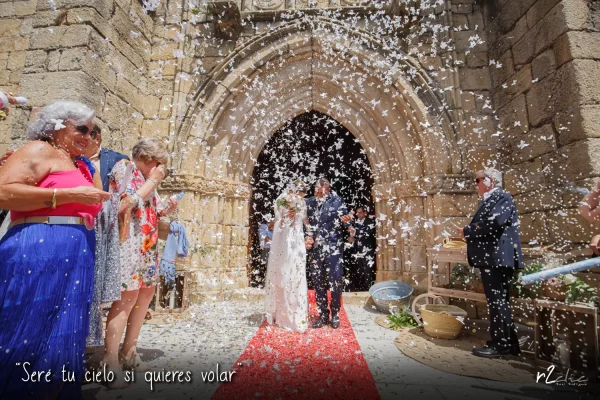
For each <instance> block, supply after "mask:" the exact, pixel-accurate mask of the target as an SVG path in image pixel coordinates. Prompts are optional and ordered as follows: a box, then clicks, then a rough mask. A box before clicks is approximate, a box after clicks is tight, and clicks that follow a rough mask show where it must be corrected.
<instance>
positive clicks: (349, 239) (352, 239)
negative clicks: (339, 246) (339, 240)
mask: <svg viewBox="0 0 600 400" xmlns="http://www.w3.org/2000/svg"><path fill="white" fill-rule="evenodd" d="M355 240H356V238H354V237H352V236H351V237H349V238H348V241H349V242H350V243H354V241H355Z"/></svg>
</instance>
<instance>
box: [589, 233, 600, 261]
mask: <svg viewBox="0 0 600 400" xmlns="http://www.w3.org/2000/svg"><path fill="white" fill-rule="evenodd" d="M599 243H600V235H595V236H594V237H593V238H592V240H591V241H590V248H591V249H592V251H593V252H594V254H595V255H597V256H600V249H598V244H599Z"/></svg>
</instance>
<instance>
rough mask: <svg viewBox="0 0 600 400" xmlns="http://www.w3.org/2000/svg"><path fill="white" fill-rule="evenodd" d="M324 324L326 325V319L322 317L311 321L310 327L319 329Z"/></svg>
mask: <svg viewBox="0 0 600 400" xmlns="http://www.w3.org/2000/svg"><path fill="white" fill-rule="evenodd" d="M324 325H327V321H324V320H323V319H322V318H319V319H317V320H316V321H315V322H314V323H313V325H312V327H313V329H319V328H322V327H323V326H324Z"/></svg>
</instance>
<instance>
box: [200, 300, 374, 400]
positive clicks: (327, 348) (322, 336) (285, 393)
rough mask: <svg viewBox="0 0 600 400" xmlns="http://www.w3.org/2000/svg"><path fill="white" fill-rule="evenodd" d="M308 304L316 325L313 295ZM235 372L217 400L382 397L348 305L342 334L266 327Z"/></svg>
mask: <svg viewBox="0 0 600 400" xmlns="http://www.w3.org/2000/svg"><path fill="white" fill-rule="evenodd" d="M309 304H310V314H311V321H312V320H314V319H315V318H316V316H317V315H318V313H317V311H316V305H315V297H314V291H312V290H311V291H309ZM233 370H235V371H236V374H235V375H234V376H233V381H232V382H228V383H222V384H221V386H219V388H218V389H217V391H216V393H215V394H214V396H213V397H212V398H213V399H214V400H229V399H257V398H260V399H304V398H311V399H379V398H380V397H379V394H378V392H377V387H376V386H375V381H374V379H373V376H372V375H371V372H370V371H369V368H368V366H367V362H366V361H365V358H364V357H363V355H362V353H361V351H360V347H359V345H358V342H357V340H356V337H355V336H354V331H353V330H352V327H351V326H350V321H349V320H348V316H347V315H346V312H345V311H344V308H343V306H342V310H341V311H340V326H339V328H338V329H332V328H331V325H328V326H326V327H323V328H321V329H311V328H309V329H308V330H307V331H306V333H304V334H301V333H294V332H288V331H286V330H284V329H281V328H278V327H275V326H271V325H268V324H267V323H266V322H265V323H263V325H262V326H261V327H260V329H259V330H258V332H257V333H256V335H255V336H254V337H253V338H252V340H251V341H250V343H249V344H248V346H247V347H246V348H245V349H244V352H243V353H242V355H241V356H240V358H239V359H238V360H237V363H236V364H234V367H233Z"/></svg>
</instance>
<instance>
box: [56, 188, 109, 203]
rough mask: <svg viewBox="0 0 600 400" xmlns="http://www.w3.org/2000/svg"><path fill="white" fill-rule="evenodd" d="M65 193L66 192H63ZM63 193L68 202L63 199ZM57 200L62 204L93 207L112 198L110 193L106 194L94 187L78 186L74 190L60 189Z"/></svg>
mask: <svg viewBox="0 0 600 400" xmlns="http://www.w3.org/2000/svg"><path fill="white" fill-rule="evenodd" d="M63 191H64V192H63ZM61 192H63V193H65V192H66V193H65V194H66V196H65V197H67V198H68V201H64V199H61V198H60V196H61ZM56 197H57V200H59V201H61V200H62V201H61V204H65V203H81V204H87V205H93V204H98V203H102V202H103V201H104V200H108V198H110V193H108V192H105V191H103V190H101V189H96V188H95V187H92V186H77V187H74V188H72V189H60V190H59V192H58V193H57V195H56Z"/></svg>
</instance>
